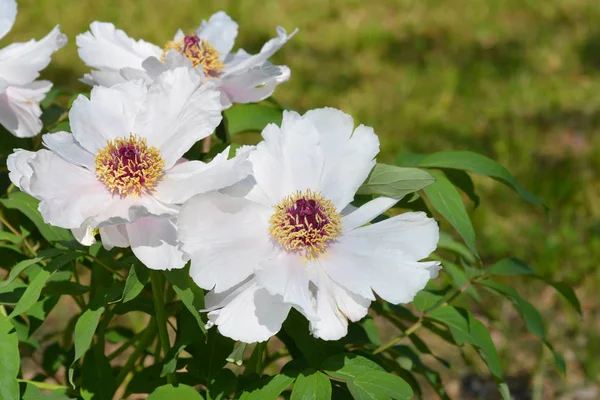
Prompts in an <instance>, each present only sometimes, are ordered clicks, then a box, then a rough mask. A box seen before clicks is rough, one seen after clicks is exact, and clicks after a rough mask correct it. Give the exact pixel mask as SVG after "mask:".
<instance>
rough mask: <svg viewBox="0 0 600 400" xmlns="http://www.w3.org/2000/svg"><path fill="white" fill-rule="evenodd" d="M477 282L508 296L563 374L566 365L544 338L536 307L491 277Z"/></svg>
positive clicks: (529, 329) (544, 333)
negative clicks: (550, 353)
mask: <svg viewBox="0 0 600 400" xmlns="http://www.w3.org/2000/svg"><path fill="white" fill-rule="evenodd" d="M477 284H478V285H482V286H485V287H487V288H489V289H491V290H492V291H493V292H496V293H498V294H500V295H503V296H505V297H506V298H508V299H509V300H510V302H511V303H512V304H513V306H514V307H515V310H517V312H518V313H519V315H520V316H521V318H522V319H523V321H525V326H526V327H527V330H528V331H529V332H531V333H533V334H534V335H535V336H537V337H539V338H540V339H542V341H543V342H544V344H545V345H546V346H547V347H548V349H550V351H552V354H553V355H554V360H555V361H556V366H557V367H558V369H559V370H560V371H561V372H562V373H563V374H564V373H566V366H565V362H564V359H563V357H562V356H561V355H560V354H559V353H557V352H556V351H555V350H554V348H553V347H552V345H551V344H550V343H549V342H548V340H547V338H546V332H545V328H544V320H543V319H542V316H541V315H540V313H539V311H538V310H537V308H535V307H534V306H533V305H532V304H531V303H530V302H528V301H526V300H524V299H523V298H522V297H521V296H520V295H519V294H518V293H517V292H516V291H515V290H514V289H513V288H512V287H510V286H508V285H505V284H503V283H500V282H496V281H493V280H491V279H485V280H480V281H477Z"/></svg>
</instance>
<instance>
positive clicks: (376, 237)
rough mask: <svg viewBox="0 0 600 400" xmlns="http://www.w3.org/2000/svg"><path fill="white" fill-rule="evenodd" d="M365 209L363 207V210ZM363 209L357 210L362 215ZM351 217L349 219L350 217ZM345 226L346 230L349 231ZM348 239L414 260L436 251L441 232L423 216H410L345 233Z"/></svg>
mask: <svg viewBox="0 0 600 400" xmlns="http://www.w3.org/2000/svg"><path fill="white" fill-rule="evenodd" d="M363 207H364V206H363ZM360 210H361V209H359V210H358V212H360ZM351 216H352V214H350V215H349V216H348V217H344V220H343V221H344V223H345V221H346V220H345V218H349V217H351ZM347 229H349V228H346V225H344V230H347ZM344 236H345V237H346V238H348V239H350V238H354V239H359V240H364V241H369V242H371V243H373V244H376V245H377V247H378V248H385V249H388V250H396V251H401V252H403V253H404V254H406V255H408V256H409V257H410V259H412V260H415V261H417V260H421V259H423V258H426V257H428V256H429V255H430V254H431V253H432V252H433V251H434V250H435V248H436V247H437V243H438V240H439V237H440V230H439V228H438V225H437V223H436V222H435V220H434V219H433V218H428V217H427V215H426V214H425V213H423V212H409V213H404V214H400V215H397V216H395V217H392V218H389V219H386V220H384V221H381V222H377V223H376V224H372V225H368V226H363V227H362V228H359V229H355V230H353V231H351V232H346V233H344Z"/></svg>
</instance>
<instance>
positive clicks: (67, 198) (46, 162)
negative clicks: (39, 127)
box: [30, 150, 111, 229]
mask: <svg viewBox="0 0 600 400" xmlns="http://www.w3.org/2000/svg"><path fill="white" fill-rule="evenodd" d="M30 165H31V168H32V170H33V174H32V177H31V179H30V190H31V192H32V193H35V195H36V197H37V198H38V199H40V200H41V202H40V205H39V210H40V212H41V214H42V216H43V217H44V221H46V222H47V223H49V224H52V225H55V226H59V227H62V228H68V229H74V228H79V227H81V225H82V224H83V223H84V222H85V221H86V219H88V218H89V217H91V216H94V215H95V214H96V213H97V211H98V210H99V209H103V208H105V207H107V206H109V205H110V202H111V198H110V195H109V193H108V192H107V191H106V189H105V188H104V186H103V185H102V184H101V183H100V182H99V181H98V180H97V179H96V177H95V175H94V173H93V172H90V171H88V170H87V169H85V168H81V167H77V166H75V165H73V164H69V163H67V162H66V161H64V160H63V159H62V158H60V157H58V156H57V155H55V154H53V153H51V152H50V151H47V150H40V151H38V152H37V155H36V157H35V158H33V159H32V160H31V161H30Z"/></svg>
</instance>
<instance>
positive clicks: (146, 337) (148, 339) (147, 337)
mask: <svg viewBox="0 0 600 400" xmlns="http://www.w3.org/2000/svg"><path fill="white" fill-rule="evenodd" d="M156 329H157V326H156V320H155V319H154V318H152V319H151V320H150V322H149V324H148V327H147V328H146V330H145V331H144V332H143V333H142V336H141V338H140V341H139V343H138V344H137V346H135V350H134V351H133V353H131V355H130V356H129V358H128V359H127V362H126V363H125V365H124V366H123V368H121V372H119V375H118V376H117V387H119V386H121V384H122V383H123V381H125V378H127V375H129V372H130V371H131V370H132V369H133V366H134V365H135V363H136V361H137V360H138V358H140V356H141V355H142V354H144V351H145V350H146V348H147V347H148V346H149V345H150V344H151V343H152V341H153V340H154V336H155V335H156Z"/></svg>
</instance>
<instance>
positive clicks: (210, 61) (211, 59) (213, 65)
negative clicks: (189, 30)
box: [161, 36, 224, 77]
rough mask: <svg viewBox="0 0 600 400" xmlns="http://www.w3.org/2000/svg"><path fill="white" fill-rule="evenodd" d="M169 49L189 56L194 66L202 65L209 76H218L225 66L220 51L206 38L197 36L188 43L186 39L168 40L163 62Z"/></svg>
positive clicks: (162, 58) (162, 57)
mask: <svg viewBox="0 0 600 400" xmlns="http://www.w3.org/2000/svg"><path fill="white" fill-rule="evenodd" d="M189 37H190V36H186V38H189ZM169 50H175V51H177V52H178V53H179V54H182V55H184V56H185V57H187V58H188V59H189V60H190V61H191V62H192V65H193V66H194V68H197V67H199V66H200V65H202V68H203V70H204V74H205V75H206V76H207V77H216V76H217V75H218V74H219V72H221V70H222V69H223V67H224V64H223V62H222V61H221V60H220V59H219V52H218V51H217V50H216V49H215V48H214V47H213V46H211V45H210V43H208V42H207V41H206V40H204V39H199V38H196V40H194V41H193V43H191V44H190V43H188V44H187V45H186V42H185V40H178V41H170V42H168V43H167V44H166V45H165V48H164V49H163V53H162V56H161V61H162V62H163V63H164V62H165V57H166V55H167V52H168V51H169Z"/></svg>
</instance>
